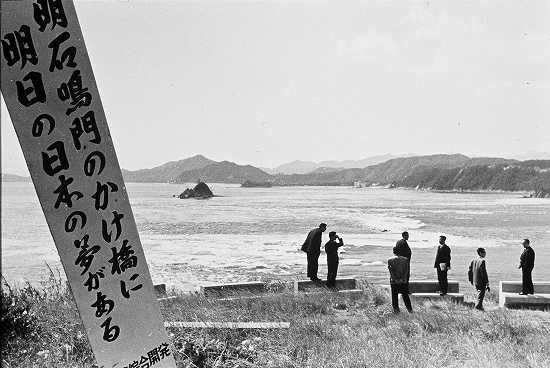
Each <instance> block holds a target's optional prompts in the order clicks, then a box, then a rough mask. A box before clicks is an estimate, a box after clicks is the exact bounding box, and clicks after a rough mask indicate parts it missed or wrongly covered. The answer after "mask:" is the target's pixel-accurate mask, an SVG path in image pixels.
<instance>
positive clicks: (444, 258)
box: [434, 235, 451, 295]
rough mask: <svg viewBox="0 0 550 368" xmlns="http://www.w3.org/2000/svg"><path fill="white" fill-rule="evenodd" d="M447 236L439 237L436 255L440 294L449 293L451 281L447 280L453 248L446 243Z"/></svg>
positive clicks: (435, 264)
mask: <svg viewBox="0 0 550 368" xmlns="http://www.w3.org/2000/svg"><path fill="white" fill-rule="evenodd" d="M445 240H447V238H446V237H445V236H443V235H441V236H440V237H439V246H438V247H437V253H436V255H435V263H434V268H435V269H437V280H438V281H439V288H440V290H441V293H440V295H447V290H448V288H449V282H448V280H447V271H448V270H449V269H450V268H451V248H449V246H448V245H447V244H445Z"/></svg>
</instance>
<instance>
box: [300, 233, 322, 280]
mask: <svg viewBox="0 0 550 368" xmlns="http://www.w3.org/2000/svg"><path fill="white" fill-rule="evenodd" d="M326 229H327V224H325V223H321V224H320V225H319V227H318V228H316V229H313V230H311V231H310V232H309V234H307V238H306V240H305V241H304V244H302V250H303V251H304V252H306V253H307V277H309V278H310V280H311V281H321V279H319V278H318V277H317V270H318V269H319V255H320V254H321V241H322V236H323V232H324V231H325V230H326Z"/></svg>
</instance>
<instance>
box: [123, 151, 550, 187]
mask: <svg viewBox="0 0 550 368" xmlns="http://www.w3.org/2000/svg"><path fill="white" fill-rule="evenodd" d="M123 174H124V178H125V180H126V181H128V182H132V181H137V182H162V183H168V182H170V183H188V182H196V181H197V180H202V181H206V182H210V183H214V182H218V183H235V184H242V183H244V182H245V181H247V180H248V181H251V182H262V183H271V184H272V185H279V186H291V185H353V183H354V182H356V181H360V182H363V183H365V184H367V185H391V186H394V187H395V186H397V187H410V188H420V189H434V190H507V191H515V190H525V191H538V190H541V189H544V190H545V191H550V160H529V161H517V160H510V159H504V158H493V157H474V158H470V157H468V156H465V155H460V154H455V155H444V154H441V155H429V156H413V157H403V158H394V159H391V160H388V161H385V162H382V163H379V164H376V165H371V166H367V167H364V168H351V169H334V168H330V169H316V170H314V171H313V172H310V173H307V174H292V175H284V174H278V175H270V174H268V173H267V172H265V171H263V170H261V169H259V168H257V167H254V166H251V165H239V164H236V163H233V162H229V161H222V162H216V161H213V160H210V159H208V158H206V157H204V156H200V155H197V156H193V157H190V158H188V159H185V160H180V161H173V162H169V163H166V164H164V165H161V166H158V167H155V168H152V169H145V170H137V171H126V170H124V172H123Z"/></svg>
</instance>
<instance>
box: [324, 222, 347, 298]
mask: <svg viewBox="0 0 550 368" xmlns="http://www.w3.org/2000/svg"><path fill="white" fill-rule="evenodd" d="M328 237H329V239H330V240H329V241H328V242H327V243H326V244H325V253H326V254H327V267H328V274H327V286H328V287H330V288H332V287H335V286H336V274H337V273H338V262H339V258H338V248H340V247H342V246H343V245H344V239H342V238H340V237H339V236H338V235H336V231H331V232H330V233H328ZM336 239H338V242H336Z"/></svg>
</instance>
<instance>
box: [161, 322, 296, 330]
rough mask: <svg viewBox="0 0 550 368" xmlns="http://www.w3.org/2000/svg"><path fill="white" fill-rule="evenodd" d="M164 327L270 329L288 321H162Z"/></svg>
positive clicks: (287, 324) (284, 326) (284, 324)
mask: <svg viewBox="0 0 550 368" xmlns="http://www.w3.org/2000/svg"><path fill="white" fill-rule="evenodd" d="M164 327H172V328H231V329H272V328H289V327H290V322H164Z"/></svg>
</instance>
